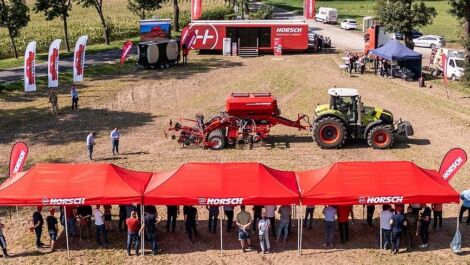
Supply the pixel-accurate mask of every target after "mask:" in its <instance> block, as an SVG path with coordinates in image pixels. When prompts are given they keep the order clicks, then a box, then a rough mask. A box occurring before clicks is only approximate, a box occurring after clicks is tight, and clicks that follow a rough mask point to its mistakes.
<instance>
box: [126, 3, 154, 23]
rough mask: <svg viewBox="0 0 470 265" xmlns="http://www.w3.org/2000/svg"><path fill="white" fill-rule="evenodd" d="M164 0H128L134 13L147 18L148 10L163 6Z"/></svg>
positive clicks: (129, 7)
mask: <svg viewBox="0 0 470 265" xmlns="http://www.w3.org/2000/svg"><path fill="white" fill-rule="evenodd" d="M161 3H162V0H128V2H127V8H128V9H129V10H130V11H131V12H132V13H134V14H136V15H137V16H139V17H140V19H145V18H146V17H147V13H146V12H150V11H154V10H156V9H159V8H161V5H160V4H161Z"/></svg>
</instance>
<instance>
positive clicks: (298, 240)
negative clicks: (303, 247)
mask: <svg viewBox="0 0 470 265" xmlns="http://www.w3.org/2000/svg"><path fill="white" fill-rule="evenodd" d="M295 208H297V209H296V211H295V215H296V216H295V217H296V218H297V252H298V253H297V254H298V255H299V256H300V218H299V210H300V207H295Z"/></svg>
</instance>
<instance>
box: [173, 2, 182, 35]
mask: <svg viewBox="0 0 470 265" xmlns="http://www.w3.org/2000/svg"><path fill="white" fill-rule="evenodd" d="M179 23H180V7H179V6H178V0H173V28H174V29H175V31H180V26H179Z"/></svg>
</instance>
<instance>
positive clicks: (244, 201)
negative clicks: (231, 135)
mask: <svg viewBox="0 0 470 265" xmlns="http://www.w3.org/2000/svg"><path fill="white" fill-rule="evenodd" d="M299 200H300V199H299V193H298V186H297V181H296V177H295V173H294V172H292V171H280V170H275V169H272V168H269V167H267V166H265V165H263V164H260V163H243V162H242V163H186V164H183V165H182V166H181V167H180V168H178V169H177V170H174V171H171V172H165V173H156V174H154V175H153V176H152V179H151V180H150V182H149V184H148V186H147V189H146V190H145V193H144V202H145V204H158V205H265V204H276V205H277V204H298V203H299Z"/></svg>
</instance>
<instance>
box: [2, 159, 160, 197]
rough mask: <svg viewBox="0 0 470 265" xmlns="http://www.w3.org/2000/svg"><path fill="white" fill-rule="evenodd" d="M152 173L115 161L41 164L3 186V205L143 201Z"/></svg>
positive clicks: (15, 176)
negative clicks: (116, 163) (132, 169)
mask: <svg viewBox="0 0 470 265" xmlns="http://www.w3.org/2000/svg"><path fill="white" fill-rule="evenodd" d="M151 175H152V173H150V172H149V173H143V172H135V171H130V170H127V169H123V168H120V167H118V166H115V165H112V164H37V165H35V166H34V167H32V168H31V169H30V170H28V171H26V172H23V173H19V174H16V175H14V176H13V177H12V178H10V179H7V180H6V181H5V182H4V183H3V184H2V185H1V186H0V205H78V204H86V205H92V204H131V203H140V202H141V201H142V194H143V191H144V189H145V186H146V185H147V183H148V182H149V180H150V177H151Z"/></svg>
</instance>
